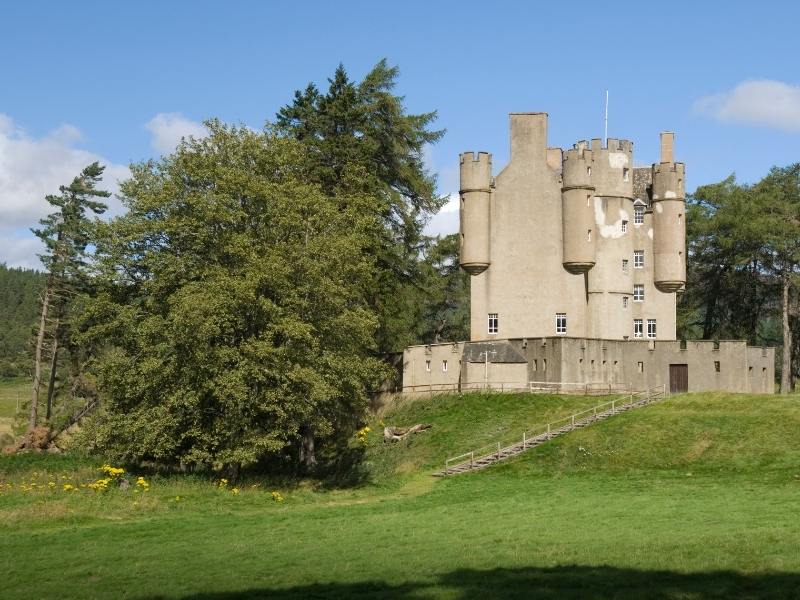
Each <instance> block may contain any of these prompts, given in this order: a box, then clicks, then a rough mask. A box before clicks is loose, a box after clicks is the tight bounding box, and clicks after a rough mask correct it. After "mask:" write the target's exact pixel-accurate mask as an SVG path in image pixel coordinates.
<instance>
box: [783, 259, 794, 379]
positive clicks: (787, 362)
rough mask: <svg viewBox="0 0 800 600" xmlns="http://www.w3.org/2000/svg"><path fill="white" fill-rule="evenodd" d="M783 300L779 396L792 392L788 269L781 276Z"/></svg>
mask: <svg viewBox="0 0 800 600" xmlns="http://www.w3.org/2000/svg"><path fill="white" fill-rule="evenodd" d="M781 284H782V287H783V290H782V292H783V298H782V302H781V313H782V319H781V322H782V326H783V361H782V365H781V394H788V393H790V392H791V391H792V330H791V329H790V328H789V285H790V278H789V269H785V270H784V272H783V273H782V274H781Z"/></svg>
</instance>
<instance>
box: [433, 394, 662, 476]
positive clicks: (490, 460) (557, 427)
mask: <svg viewBox="0 0 800 600" xmlns="http://www.w3.org/2000/svg"><path fill="white" fill-rule="evenodd" d="M666 397H667V395H666V391H665V388H664V386H660V387H657V388H652V389H649V390H645V391H643V392H636V393H633V394H630V395H629V396H628V397H627V398H620V399H617V400H612V401H610V402H605V403H603V404H598V405H597V406H594V407H592V408H589V409H587V410H584V411H581V412H579V413H575V414H574V415H570V416H568V417H565V418H563V419H559V420H558V421H554V422H553V423H548V424H547V425H546V426H545V427H542V428H539V429H536V430H533V431H531V432H524V433H523V434H522V437H521V439H519V441H517V442H514V443H512V444H510V445H506V446H503V444H502V443H501V442H497V447H496V448H495V447H494V446H491V447H490V446H484V447H482V448H479V449H477V450H472V451H470V452H465V453H464V454H460V455H458V456H453V457H451V458H448V459H447V460H446V461H445V465H444V469H443V470H442V471H437V472H436V473H434V474H433V475H434V476H435V477H444V476H446V475H459V474H461V473H469V472H471V471H477V470H478V469H483V468H486V467H488V466H489V465H492V464H494V463H496V462H498V461H501V460H505V459H506V458H511V457H512V456H516V455H517V454H521V453H522V452H525V451H526V450H530V449H531V448H535V447H536V446H541V445H542V444H544V443H545V442H547V441H549V440H552V439H553V438H556V437H559V436H561V435H564V434H565V433H569V432H570V431H574V430H575V429H581V428H582V427H587V426H588V425H591V424H592V423H596V422H597V421H603V420H605V419H608V418H610V417H613V416H614V415H618V414H620V413H624V412H627V411H629V410H633V409H635V408H641V407H642V406H647V405H648V404H653V403H654V402H658V401H659V400H662V399H664V398H666Z"/></svg>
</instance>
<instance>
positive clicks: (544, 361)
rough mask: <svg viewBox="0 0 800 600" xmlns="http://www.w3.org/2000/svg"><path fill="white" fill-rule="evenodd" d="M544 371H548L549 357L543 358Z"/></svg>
mask: <svg viewBox="0 0 800 600" xmlns="http://www.w3.org/2000/svg"><path fill="white" fill-rule="evenodd" d="M542 371H547V359H546V358H543V359H542Z"/></svg>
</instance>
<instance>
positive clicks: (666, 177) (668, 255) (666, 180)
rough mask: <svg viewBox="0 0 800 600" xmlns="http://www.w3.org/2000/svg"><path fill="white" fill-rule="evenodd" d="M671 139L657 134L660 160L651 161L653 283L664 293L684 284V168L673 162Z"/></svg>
mask: <svg viewBox="0 0 800 600" xmlns="http://www.w3.org/2000/svg"><path fill="white" fill-rule="evenodd" d="M673 140H674V134H673V133H672V132H664V133H662V134H661V162H659V163H656V164H654V165H653V254H654V261H655V264H654V280H655V281H654V283H655V286H656V288H658V289H659V290H660V291H662V292H665V293H671V292H677V291H679V290H680V289H682V288H683V286H684V285H685V284H686V219H685V212H686V194H685V192H684V179H685V168H684V165H683V163H676V162H674V159H673V151H672V148H673Z"/></svg>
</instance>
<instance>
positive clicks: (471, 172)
mask: <svg viewBox="0 0 800 600" xmlns="http://www.w3.org/2000/svg"><path fill="white" fill-rule="evenodd" d="M459 157H460V163H461V191H462V192H465V191H469V190H485V191H488V190H489V188H490V187H491V184H492V155H491V154H490V153H488V152H478V153H477V154H476V153H475V152H462V153H461V154H460V155H459Z"/></svg>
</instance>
